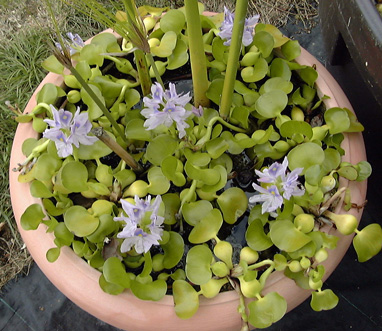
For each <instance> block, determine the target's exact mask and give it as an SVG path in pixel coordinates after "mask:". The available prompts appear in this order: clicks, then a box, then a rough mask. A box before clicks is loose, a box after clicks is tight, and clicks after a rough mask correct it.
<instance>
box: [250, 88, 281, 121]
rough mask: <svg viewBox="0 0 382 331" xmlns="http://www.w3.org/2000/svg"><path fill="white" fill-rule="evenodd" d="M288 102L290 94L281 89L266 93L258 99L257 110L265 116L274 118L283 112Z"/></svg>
mask: <svg viewBox="0 0 382 331" xmlns="http://www.w3.org/2000/svg"><path fill="white" fill-rule="evenodd" d="M287 104H288V96H287V95H286V93H285V92H283V91H281V90H273V91H270V92H267V93H264V94H263V95H261V96H260V98H259V99H257V101H256V104H255V105H256V106H255V109H256V111H257V112H258V113H259V114H260V115H261V116H263V117H265V118H274V117H277V116H278V115H280V114H281V112H282V111H283V110H284V108H285V107H286V106H287Z"/></svg>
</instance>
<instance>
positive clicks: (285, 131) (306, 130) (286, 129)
mask: <svg viewBox="0 0 382 331" xmlns="http://www.w3.org/2000/svg"><path fill="white" fill-rule="evenodd" d="M280 134H281V135H282V136H283V137H287V138H292V139H293V136H294V135H296V134H302V135H304V136H305V137H307V138H308V139H310V138H312V136H313V130H312V127H311V126H310V124H308V123H306V122H303V121H293V120H291V121H286V122H284V123H283V124H282V125H281V127H280Z"/></svg>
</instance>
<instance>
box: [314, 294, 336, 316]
mask: <svg viewBox="0 0 382 331" xmlns="http://www.w3.org/2000/svg"><path fill="white" fill-rule="evenodd" d="M337 304H338V297H337V296H336V295H335V294H334V293H333V291H332V290H329V289H326V290H324V291H319V292H313V293H312V300H311V301H310V306H311V307H312V309H313V310H314V311H321V310H330V309H333V308H334V307H335V306H337Z"/></svg>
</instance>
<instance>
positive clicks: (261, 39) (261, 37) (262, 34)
mask: <svg viewBox="0 0 382 331" xmlns="http://www.w3.org/2000/svg"><path fill="white" fill-rule="evenodd" d="M253 44H254V45H255V46H256V47H257V48H258V49H259V51H260V52H261V54H262V56H263V57H264V58H267V57H268V56H269V55H271V53H272V50H273V47H274V44H275V42H274V39H273V36H272V35H271V34H270V33H268V32H266V31H259V32H256V33H255V35H254V36H253Z"/></svg>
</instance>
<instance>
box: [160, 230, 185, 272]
mask: <svg viewBox="0 0 382 331" xmlns="http://www.w3.org/2000/svg"><path fill="white" fill-rule="evenodd" d="M169 234H170V239H169V240H168V242H167V243H166V244H165V245H161V247H162V249H163V251H164V257H163V266H164V268H166V269H171V268H174V267H175V266H176V265H177V264H178V263H179V261H180V260H181V258H182V256H183V252H184V241H183V238H182V236H181V235H180V234H179V233H177V232H174V231H169Z"/></svg>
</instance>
